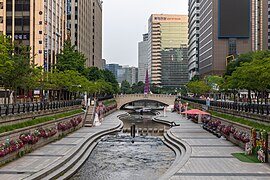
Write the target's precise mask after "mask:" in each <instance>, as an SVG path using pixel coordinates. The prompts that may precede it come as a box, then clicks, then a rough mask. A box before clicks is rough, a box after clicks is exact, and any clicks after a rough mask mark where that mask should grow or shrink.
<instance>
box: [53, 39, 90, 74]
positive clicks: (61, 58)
mask: <svg viewBox="0 0 270 180" xmlns="http://www.w3.org/2000/svg"><path fill="white" fill-rule="evenodd" d="M56 57H57V63H56V67H57V69H58V70H59V71H65V70H73V71H78V72H80V73H82V72H83V71H84V65H85V61H86V58H85V56H84V55H83V54H82V53H81V52H79V51H77V50H76V47H75V46H74V45H73V46H72V45H71V42H70V40H67V41H65V43H64V48H63V50H61V52H60V53H59V54H57V56H56Z"/></svg>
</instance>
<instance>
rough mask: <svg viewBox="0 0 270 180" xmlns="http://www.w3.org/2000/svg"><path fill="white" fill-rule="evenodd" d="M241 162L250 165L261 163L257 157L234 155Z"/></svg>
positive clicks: (241, 154) (242, 154)
mask: <svg viewBox="0 0 270 180" xmlns="http://www.w3.org/2000/svg"><path fill="white" fill-rule="evenodd" d="M232 155H233V156H234V157H235V158H237V159H238V160H239V161H242V162H248V163H261V162H260V161H259V160H258V159H257V157H256V156H255V155H245V154H244V153H232Z"/></svg>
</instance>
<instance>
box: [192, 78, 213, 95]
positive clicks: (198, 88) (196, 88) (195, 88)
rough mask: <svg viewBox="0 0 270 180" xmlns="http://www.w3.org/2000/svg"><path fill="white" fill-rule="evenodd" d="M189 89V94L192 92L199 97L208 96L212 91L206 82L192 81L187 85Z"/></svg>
mask: <svg viewBox="0 0 270 180" xmlns="http://www.w3.org/2000/svg"><path fill="white" fill-rule="evenodd" d="M187 88H188V91H189V92H192V93H194V94H196V95H197V96H198V95H202V94H206V93H208V92H209V91H210V87H209V86H208V85H207V84H206V83H205V82H204V81H190V82H189V83H188V84H187Z"/></svg>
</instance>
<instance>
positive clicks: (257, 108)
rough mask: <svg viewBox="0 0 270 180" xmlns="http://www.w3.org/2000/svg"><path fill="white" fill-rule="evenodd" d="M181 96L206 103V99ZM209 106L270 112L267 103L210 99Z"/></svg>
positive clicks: (259, 112) (184, 98) (262, 112)
mask: <svg viewBox="0 0 270 180" xmlns="http://www.w3.org/2000/svg"><path fill="white" fill-rule="evenodd" d="M181 98H182V99H183V100H187V101H191V102H195V103H198V104H204V105H206V100H202V99H195V98H190V97H181ZM210 106H214V107H219V108H222V109H230V110H236V111H239V112H248V113H254V114H261V115H269V114H270V105H269V104H248V103H237V102H223V101H210Z"/></svg>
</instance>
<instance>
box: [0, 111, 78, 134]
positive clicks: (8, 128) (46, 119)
mask: <svg viewBox="0 0 270 180" xmlns="http://www.w3.org/2000/svg"><path fill="white" fill-rule="evenodd" d="M81 112H83V111H82V110H81V109H77V110H73V111H68V112H64V113H61V114H56V115H53V116H45V117H40V118H36V119H31V120H28V121H25V122H20V123H17V124H11V125H7V126H2V127H0V133H4V132H9V131H13V130H16V129H21V128H25V127H29V126H34V125H37V124H41V123H45V122H49V121H53V120H56V119H60V118H64V117H68V116H71V115H74V114H78V113H81Z"/></svg>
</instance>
